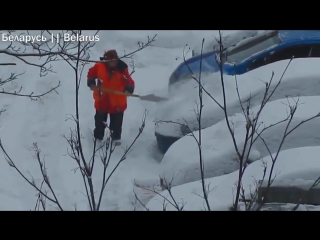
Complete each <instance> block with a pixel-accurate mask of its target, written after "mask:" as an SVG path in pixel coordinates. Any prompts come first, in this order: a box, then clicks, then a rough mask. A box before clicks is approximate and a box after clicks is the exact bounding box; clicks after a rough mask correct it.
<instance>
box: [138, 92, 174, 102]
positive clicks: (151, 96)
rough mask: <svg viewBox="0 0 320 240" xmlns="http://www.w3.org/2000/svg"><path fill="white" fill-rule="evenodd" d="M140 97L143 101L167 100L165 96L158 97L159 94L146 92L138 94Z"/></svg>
mask: <svg viewBox="0 0 320 240" xmlns="http://www.w3.org/2000/svg"><path fill="white" fill-rule="evenodd" d="M140 99H141V100H143V101H148V102H163V101H167V100H168V99H167V98H164V97H159V96H156V95H154V94H148V95H145V96H140Z"/></svg>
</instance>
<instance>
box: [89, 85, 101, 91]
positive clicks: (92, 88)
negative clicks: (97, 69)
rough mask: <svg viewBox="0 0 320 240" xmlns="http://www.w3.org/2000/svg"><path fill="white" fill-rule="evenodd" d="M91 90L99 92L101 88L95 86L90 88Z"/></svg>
mask: <svg viewBox="0 0 320 240" xmlns="http://www.w3.org/2000/svg"><path fill="white" fill-rule="evenodd" d="M90 89H91V90H92V91H99V87H98V86H95V85H92V86H90Z"/></svg>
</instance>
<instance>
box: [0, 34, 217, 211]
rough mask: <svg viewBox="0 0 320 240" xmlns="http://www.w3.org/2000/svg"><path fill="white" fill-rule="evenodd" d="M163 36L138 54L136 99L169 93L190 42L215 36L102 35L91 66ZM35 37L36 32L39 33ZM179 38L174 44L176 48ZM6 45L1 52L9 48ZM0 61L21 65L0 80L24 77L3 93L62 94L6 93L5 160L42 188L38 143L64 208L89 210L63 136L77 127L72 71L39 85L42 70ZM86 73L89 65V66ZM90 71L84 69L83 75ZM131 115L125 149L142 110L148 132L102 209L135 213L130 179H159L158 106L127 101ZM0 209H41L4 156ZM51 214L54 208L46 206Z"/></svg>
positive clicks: (83, 110)
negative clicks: (111, 52)
mask: <svg viewBox="0 0 320 240" xmlns="http://www.w3.org/2000/svg"><path fill="white" fill-rule="evenodd" d="M155 33H156V34H158V41H156V42H155V43H154V44H153V45H154V46H153V47H150V48H147V49H145V50H143V51H141V52H138V53H136V54H135V55H134V57H133V59H134V60H135V64H136V72H135V73H134V75H133V78H134V79H135V81H136V93H138V94H149V93H156V94H158V93H165V92H166V88H167V84H168V79H169V76H170V74H171V72H172V71H173V70H174V69H175V67H176V66H177V65H178V64H179V63H180V62H181V60H180V61H177V60H176V58H179V57H181V56H182V52H183V48H184V46H185V44H186V43H188V44H195V43H196V42H198V41H201V38H202V36H208V35H212V31H202V32H201V33H200V34H199V32H197V31H102V32H100V34H99V35H100V41H99V42H97V44H96V46H95V47H94V48H93V49H92V54H91V59H98V58H99V57H100V56H101V55H102V54H103V52H104V51H105V50H108V49H116V50H118V52H119V54H120V55H121V53H123V51H124V50H125V51H126V53H128V52H131V51H134V50H135V49H136V48H137V42H138V41H142V42H143V41H145V40H146V37H147V36H152V35H153V34H155ZM35 34H36V33H35ZM173 39H174V41H173ZM6 45H7V44H6V43H4V42H1V43H0V48H4V47H6ZM1 61H4V62H16V63H17V66H8V67H3V66H0V68H1V77H4V78H5V77H7V76H8V75H9V74H10V72H18V73H21V72H24V71H25V72H26V73H25V74H24V75H22V76H21V77H19V79H18V80H17V82H16V83H9V84H7V85H6V90H7V91H9V90H11V91H15V90H18V89H19V86H20V85H22V86H23V92H25V93H30V92H35V93H40V92H43V91H46V90H48V89H50V88H51V87H53V86H55V84H56V83H57V82H58V81H59V80H60V81H61V87H60V88H59V89H58V93H59V94H55V93H52V94H49V95H47V96H45V97H43V98H42V101H37V102H34V101H30V100H29V99H27V98H22V97H13V96H7V95H3V94H1V95H0V97H1V101H0V108H6V109H7V111H6V112H5V113H2V114H1V116H0V124H1V129H0V136H1V140H2V143H3V145H4V146H5V148H6V151H7V152H8V154H9V155H10V156H11V157H12V159H13V160H14V161H15V163H16V165H17V166H18V167H19V169H20V170H21V171H22V172H23V173H25V174H27V176H29V175H28V172H29V173H30V174H31V175H32V176H33V177H34V179H35V181H36V183H37V184H40V183H41V174H40V170H39V166H38V164H37V161H36V160H35V159H34V158H33V155H34V153H33V152H32V151H31V150H30V146H31V145H32V143H33V142H37V143H38V146H39V148H40V149H41V154H42V156H44V157H45V162H46V168H47V172H48V175H49V177H50V180H51V184H52V186H53V188H54V189H55V191H56V193H57V197H58V198H59V200H60V202H61V204H62V206H63V207H64V209H73V204H74V203H76V204H77V208H78V209H88V203H87V200H86V197H85V196H84V192H85V191H84V187H83V183H82V179H81V175H80V173H79V172H77V173H74V171H73V170H74V169H75V168H76V167H77V165H76V163H75V162H74V160H72V159H71V158H70V157H68V156H67V147H68V145H67V143H66V141H65V140H64V139H63V137H62V135H64V134H65V135H68V134H69V131H70V128H71V127H72V128H73V127H74V123H73V122H72V121H66V119H68V118H69V116H70V114H74V113H75V109H74V106H75V82H74V81H75V80H74V73H73V70H72V69H71V68H70V67H69V66H68V65H67V64H66V63H65V62H55V63H53V68H54V70H55V71H56V72H57V73H50V74H49V75H47V76H46V77H43V78H39V69H38V68H35V67H32V66H27V65H25V64H24V63H23V62H21V61H18V60H17V59H15V58H14V57H9V56H4V55H1ZM88 67H89V66H88ZM88 67H87V68H86V69H85V71H84V73H85V74H86V71H87V69H88ZM85 81H86V79H85V76H84V79H83V80H82V84H81V87H80V103H79V106H80V124H81V128H82V135H83V137H84V140H83V143H84V144H85V146H84V150H85V154H86V155H87V156H89V155H90V154H91V151H92V149H91V148H92V142H91V131H92V129H93V127H94V122H93V115H94V108H93V99H92V93H91V92H90V91H89V90H88V89H87V87H86V84H85ZM128 105H129V106H128V110H127V111H126V112H125V119H124V127H123V147H126V145H129V144H130V143H131V142H132V140H133V139H134V137H135V136H136V134H137V133H138V129H139V127H140V125H141V119H142V116H143V113H144V111H145V109H147V110H148V112H149V113H148V116H147V122H146V127H145V130H144V133H143V134H142V136H141V137H140V138H139V140H138V141H137V142H136V145H135V146H134V148H133V150H132V152H130V153H129V155H128V157H127V159H126V161H125V162H123V163H122V164H121V165H120V167H119V169H118V170H117V171H116V172H115V174H114V175H113V177H112V178H111V180H110V182H109V184H108V185H107V188H106V190H105V195H104V199H103V203H102V209H107V210H108V209H109V210H129V209H133V206H132V200H133V199H132V195H133V194H132V191H133V180H134V179H135V178H137V177H139V178H142V179H144V178H150V177H152V178H154V176H156V175H157V174H158V164H159V163H158V161H157V160H156V159H155V158H156V157H155V154H156V151H157V150H156V147H155V138H154V123H153V120H154V115H155V112H156V111H157V106H156V104H155V103H149V102H143V101H140V100H139V99H134V98H130V100H129V103H128ZM122 152H123V151H122V150H121V149H119V150H117V152H116V154H115V155H114V156H113V158H112V161H111V166H110V169H112V167H113V166H115V164H116V163H117V161H118V160H119V159H120V157H121V156H120V155H121V153H122ZM99 167H101V164H100V165H99V163H97V167H96V168H97V170H95V173H94V183H95V184H96V185H99V186H100V184H101V183H100V180H101V177H102V173H101V172H102V169H99ZM0 179H1V181H0V209H1V210H29V209H33V208H34V205H35V202H36V196H35V195H36V191H35V190H34V189H33V188H32V187H31V186H29V185H28V184H27V183H26V182H25V181H24V180H23V179H22V178H21V177H20V176H19V175H18V174H17V172H16V171H15V170H14V169H13V168H11V167H9V166H8V164H7V162H6V161H5V158H4V156H3V155H2V154H1V155H0ZM48 207H49V208H51V209H52V208H53V206H52V205H50V204H49V205H48Z"/></svg>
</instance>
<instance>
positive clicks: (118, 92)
mask: <svg viewBox="0 0 320 240" xmlns="http://www.w3.org/2000/svg"><path fill="white" fill-rule="evenodd" d="M100 90H101V91H103V92H111V93H115V94H119V95H125V96H126V94H125V93H124V92H120V91H116V90H112V89H109V88H100ZM128 97H137V98H140V96H139V95H137V94H131V95H129V96H128Z"/></svg>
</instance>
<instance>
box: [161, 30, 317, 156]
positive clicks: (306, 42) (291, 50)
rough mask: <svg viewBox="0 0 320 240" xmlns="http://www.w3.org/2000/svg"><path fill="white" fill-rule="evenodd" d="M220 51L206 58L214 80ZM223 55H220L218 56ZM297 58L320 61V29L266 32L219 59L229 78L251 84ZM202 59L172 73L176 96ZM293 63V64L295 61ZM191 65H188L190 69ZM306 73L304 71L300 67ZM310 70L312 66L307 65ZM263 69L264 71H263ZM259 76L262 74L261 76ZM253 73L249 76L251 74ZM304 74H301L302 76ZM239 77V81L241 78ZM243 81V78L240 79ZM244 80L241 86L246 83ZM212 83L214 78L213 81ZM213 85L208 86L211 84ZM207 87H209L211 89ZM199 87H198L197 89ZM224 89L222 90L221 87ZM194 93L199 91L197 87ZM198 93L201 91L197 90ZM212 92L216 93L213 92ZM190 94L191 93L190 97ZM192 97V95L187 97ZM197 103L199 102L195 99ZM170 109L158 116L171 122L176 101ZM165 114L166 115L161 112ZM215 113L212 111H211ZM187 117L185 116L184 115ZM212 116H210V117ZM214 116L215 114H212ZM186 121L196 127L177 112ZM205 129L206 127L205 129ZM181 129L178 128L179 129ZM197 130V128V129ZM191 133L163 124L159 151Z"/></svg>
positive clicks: (204, 71)
mask: <svg viewBox="0 0 320 240" xmlns="http://www.w3.org/2000/svg"><path fill="white" fill-rule="evenodd" d="M216 55H217V51H211V52H209V53H205V54H203V55H202V62H203V64H202V74H203V76H208V75H210V74H211V77H212V78H213V77H215V78H219V76H218V75H212V73H215V72H218V71H219V66H218V63H217V61H216ZM218 55H219V54H218ZM292 57H294V58H295V60H294V61H296V60H298V59H306V58H319V57H320V31H319V30H270V31H265V32H263V33H260V34H258V35H256V36H255V37H252V38H248V39H245V40H243V41H241V42H240V43H238V44H237V45H236V46H234V47H230V48H228V49H226V50H225V51H223V52H222V54H221V56H220V55H219V56H218V57H217V59H220V60H221V61H222V62H223V73H224V74H225V79H227V76H228V75H230V76H232V75H240V76H242V75H245V76H246V78H247V79H244V80H243V81H248V77H249V76H253V77H254V78H255V79H256V80H257V79H261V74H262V75H266V72H265V71H266V69H269V68H266V67H268V66H270V65H272V66H274V64H275V63H278V62H282V61H283V60H288V59H291V58H292ZM200 61H201V56H196V57H193V58H191V59H188V60H187V61H186V63H181V64H180V65H179V66H178V67H177V69H176V70H175V71H174V72H173V73H172V75H171V77H170V80H169V89H170V92H171V94H172V95H175V94H177V91H180V90H179V89H180V88H181V87H182V88H183V87H184V86H183V85H187V84H188V83H187V82H190V81H184V80H190V77H191V73H190V70H189V68H190V69H191V70H192V72H193V73H195V75H196V74H197V73H199V66H200ZM294 61H293V62H294ZM187 65H188V66H187ZM296 67H297V68H298V69H300V70H301V71H302V68H301V67H299V66H296ZM307 68H309V66H307ZM261 69H262V72H261V71H259V70H261ZM272 71H273V69H270V71H269V72H267V74H269V76H270V75H271V72H272ZM257 73H259V74H257ZM248 74H249V75H248ZM300 75H301V74H300ZM240 76H238V78H239V77H240ZM215 78H213V80H214V81H215V83H214V84H215V85H217V84H218V83H217V82H220V79H215ZM229 79H230V81H234V78H229ZM239 79H240V78H239ZM243 81H241V84H243ZM211 82H212V79H211ZM210 84H212V83H209V82H208V83H207V85H210ZM207 85H206V87H207ZM194 87H196V86H194ZM219 89H221V87H220V88H219ZM193 90H195V89H194V88H193ZM212 91H213V92H215V94H217V95H221V93H219V92H217V91H216V90H215V89H213V90H212ZM194 92H197V91H194ZM210 93H212V92H211V91H210ZM189 95H190V94H189ZM187 97H188V98H190V96H187ZM192 100H193V101H194V100H196V99H192ZM167 107H168V108H169V109H165V108H164V107H162V110H160V109H159V113H158V115H159V116H160V117H159V119H161V117H162V116H161V115H164V116H166V120H167V121H168V120H173V119H168V114H167V112H170V111H173V110H172V109H173V108H174V109H175V110H177V106H175V105H174V104H173V103H172V102H171V103H170V105H169V104H168V106H167ZM179 108H180V109H179V111H178V112H179V113H181V112H182V111H181V108H184V107H183V106H179ZM188 110H189V111H190V109H188ZM161 111H162V112H161ZM211 113H212V111H211ZM182 114H185V113H182ZM209 115H210V114H209ZM211 116H212V114H211ZM182 117H183V118H184V120H186V121H187V122H188V123H190V122H191V125H196V124H195V123H194V120H193V119H191V118H193V117H190V115H189V116H187V117H186V116H177V114H176V113H175V119H174V120H176V119H180V118H182ZM219 120H221V119H219ZM203 121H204V122H205V125H206V127H207V126H210V125H209V124H211V125H212V124H214V122H212V121H210V120H206V119H203ZM203 127H205V126H203ZM176 128H177V127H176ZM193 130H197V129H193ZM186 133H187V132H186V131H184V130H181V129H175V130H174V131H173V130H172V127H170V126H168V123H167V124H166V123H161V124H158V125H157V126H156V130H155V135H156V138H157V143H158V147H159V149H160V150H161V151H162V152H163V153H164V152H166V151H167V149H168V148H169V147H170V146H171V145H172V144H173V143H174V142H175V141H176V140H177V139H179V138H180V137H182V136H184V135H185V134H186Z"/></svg>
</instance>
